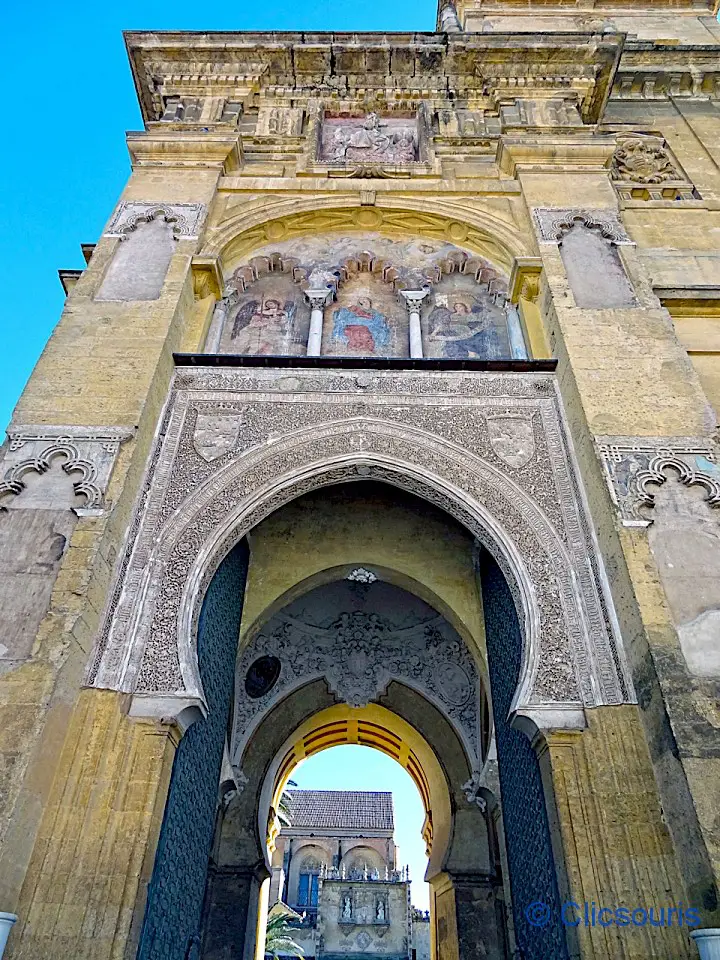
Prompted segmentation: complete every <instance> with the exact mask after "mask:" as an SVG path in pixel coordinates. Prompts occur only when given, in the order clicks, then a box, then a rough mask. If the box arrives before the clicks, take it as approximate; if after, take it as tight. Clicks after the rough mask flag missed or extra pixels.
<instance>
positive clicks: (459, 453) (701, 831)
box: [0, 0, 720, 960]
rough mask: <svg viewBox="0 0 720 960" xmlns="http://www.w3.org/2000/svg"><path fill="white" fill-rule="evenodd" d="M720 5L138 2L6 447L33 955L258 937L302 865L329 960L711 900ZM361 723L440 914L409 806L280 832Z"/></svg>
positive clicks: (516, 953)
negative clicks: (335, 18)
mask: <svg viewBox="0 0 720 960" xmlns="http://www.w3.org/2000/svg"><path fill="white" fill-rule="evenodd" d="M717 12H718V4H717V3H716V2H715V0H695V2H693V3H691V2H690V0H687V2H686V0H653V2H650V0H647V2H644V0H640V2H638V0H615V2H614V3H613V4H609V3H605V2H604V0H597V2H595V3H594V4H587V3H580V2H575V0H567V2H563V3H560V2H558V3H556V4H548V3H546V2H540V0H523V2H520V0H455V2H451V0H441V3H440V6H439V10H438V18H437V24H436V31H435V32H425V33H410V32H408V33H392V34H382V33H366V34H348V33H313V34H312V35H310V34H303V33H274V32H272V33H248V32H245V33H242V32H238V33H222V34H221V33H212V32H207V33H176V32H153V33H150V32H148V33H129V34H127V35H126V42H127V48H128V52H129V56H130V62H131V67H132V71H133V76H134V79H135V83H136V87H137V91H138V95H139V100H140V106H141V109H142V114H143V120H144V130H142V131H140V132H136V133H129V134H128V146H129V149H130V154H131V157H132V164H133V170H132V174H131V176H130V179H129V181H128V183H127V186H126V188H125V190H124V192H123V194H122V197H121V199H120V201H119V203H118V205H117V207H116V208H115V209H114V210H111V211H108V223H107V227H106V229H105V230H104V232H103V233H102V235H101V236H100V237H99V238H98V240H97V243H96V244H95V245H94V246H93V247H92V248H86V252H87V268H86V269H85V270H84V271H82V272H79V271H61V278H62V281H63V284H64V287H65V290H66V293H67V301H66V305H65V310H64V312H63V315H62V317H61V319H60V322H59V324H58V326H57V329H56V330H55V332H54V334H53V336H52V338H51V340H50V341H49V343H48V345H47V347H46V349H45V351H44V353H43V355H42V357H41V359H40V361H39V362H38V365H37V367H36V370H35V372H34V373H33V375H32V377H31V379H30V381H29V383H28V385H27V387H26V389H25V391H24V393H23V395H22V397H21V398H20V401H19V403H18V405H17V408H16V410H15V413H14V416H13V420H12V423H11V424H10V426H9V428H8V431H7V434H8V437H7V442H6V443H5V445H4V447H3V449H2V459H1V460H0V610H1V611H2V612H1V614H0V616H1V617H2V622H3V626H4V631H3V634H2V636H1V637H0V664H1V666H2V669H1V670H0V711H1V715H2V718H3V720H4V722H3V723H2V724H0V753H1V754H2V757H1V758H0V760H1V762H0V774H1V775H0V784H1V785H2V789H0V837H1V838H2V846H1V847H0V911H3V912H8V913H13V914H16V915H17V922H16V923H15V925H14V927H13V929H12V931H11V933H10V937H9V941H8V944H7V948H6V953H5V956H6V957H10V958H11V960H15V958H17V960H48V958H51V957H59V956H68V957H73V958H77V960H82V958H88V960H118V958H122V960H138V958H141V960H188V958H197V960H199V958H202V960H263V957H264V948H265V939H264V937H265V934H264V931H265V927H266V920H267V912H268V907H269V904H270V903H273V902H274V901H275V900H277V899H279V898H280V896H281V892H280V890H281V887H282V884H283V883H284V882H285V881H284V880H282V879H281V874H283V876H284V875H285V874H284V871H285V870H286V868H287V876H286V879H287V883H291V884H294V886H293V887H292V889H293V891H294V892H293V897H294V898H295V901H294V902H293V903H291V904H290V906H289V907H288V909H290V908H291V907H292V909H293V910H295V909H296V908H297V907H298V906H303V905H304V906H305V907H306V908H309V907H311V905H312V903H311V901H312V899H313V897H314V896H315V893H316V892H317V891H318V890H319V889H320V886H321V881H322V888H323V890H324V891H325V892H324V896H325V902H326V904H327V914H326V916H325V917H324V919H323V922H322V924H320V925H319V926H318V927H317V938H316V939H315V940H314V941H313V949H315V950H316V952H317V956H318V957H323V956H325V957H326V960H331V958H332V960H340V958H344V957H356V958H361V957H362V958H364V957H366V956H375V955H385V956H387V957H392V958H394V960H400V958H405V957H407V960H411V958H412V951H413V949H415V948H414V947H413V944H414V943H416V942H419V941H418V940H417V938H418V937H419V936H420V933H417V932H416V931H415V927H416V926H418V929H419V927H420V926H422V924H424V926H423V928H422V929H423V933H422V937H423V944H425V945H426V949H427V952H426V954H425V955H426V956H428V955H429V957H430V958H431V960H481V958H482V960H488V958H489V960H515V958H523V960H563V958H568V960H569V958H573V960H576V958H577V960H649V958H658V960H679V958H688V960H690V958H692V957H694V956H697V948H696V946H695V945H694V943H693V940H692V939H691V937H690V932H691V930H690V929H689V928H688V925H687V924H682V925H681V924H679V923H667V924H664V925H655V924H653V923H644V924H638V923H630V924H627V925H622V924H617V923H612V924H608V925H603V924H602V923H590V922H578V923H577V924H574V923H570V924H568V923H564V922H563V918H564V917H565V918H567V911H566V910H565V908H564V905H565V904H568V903H570V902H571V903H572V904H577V905H580V907H581V908H582V905H583V904H586V903H587V904H589V905H592V904H595V905H598V906H603V907H607V908H609V909H610V910H611V911H613V916H615V913H614V911H616V910H617V909H619V908H625V909H629V910H631V911H632V910H635V909H636V908H637V909H638V910H645V911H650V909H651V908H652V909H653V910H654V911H655V912H656V915H659V911H661V910H664V911H665V914H664V915H666V916H670V915H671V911H674V913H675V915H676V916H678V917H679V916H680V911H683V910H684V911H690V910H691V911H692V916H694V917H697V918H698V920H699V924H698V925H699V926H700V927H701V928H702V931H701V934H702V936H701V937H699V938H698V944H699V945H700V948H701V950H706V949H708V944H710V945H712V942H713V938H717V937H719V936H720V934H718V933H717V930H718V929H720V902H719V899H718V893H719V884H720V831H719V829H718V821H717V798H718V796H720V656H719V655H718V624H720V533H719V531H720V527H719V526H718V524H719V523H720V512H718V507H720V466H719V465H718V444H717V438H718V432H717V428H718V411H719V410H720V335H719V334H718V324H720V280H719V279H718V278H719V277H720V242H719V241H718V236H720V200H719V198H720V173H719V172H718V164H717V160H718V157H717V144H718V142H720V26H719V25H718V21H717V19H716V15H717ZM338 744H362V745H365V746H369V747H373V748H375V749H378V750H380V751H382V752H384V753H385V754H387V755H389V756H391V757H393V758H394V759H395V760H396V761H397V762H398V763H400V764H401V765H402V766H403V767H404V768H405V769H406V770H407V772H408V774H409V775H410V777H411V778H412V779H413V781H414V783H415V785H416V787H417V789H418V792H419V795H420V797H421V800H422V804H423V809H424V812H425V816H424V822H423V825H422V838H423V841H424V843H425V846H426V849H427V855H428V868H427V874H426V880H427V881H428V883H429V885H430V914H429V919H427V918H421V919H422V924H421V922H420V919H418V918H413V917H412V914H411V911H410V910H409V909H408V903H407V891H406V887H405V881H404V880H403V879H402V878H401V877H396V876H394V875H390V874H389V875H388V877H387V878H386V877H385V876H384V874H382V875H381V873H382V869H384V866H385V867H388V869H390V867H392V863H391V862H390V861H389V860H388V859H387V856H386V857H385V860H384V861H383V860H382V858H380V860H378V862H377V863H375V860H377V859H378V857H380V853H378V850H377V849H375V847H377V846H378V844H380V843H381V841H382V843H383V844H384V843H387V842H388V840H387V837H384V834H383V835H382V836H381V834H382V829H384V828H382V829H381V828H378V830H379V831H380V832H379V833H378V835H377V837H375V838H374V839H373V840H372V843H371V842H370V841H368V850H367V851H363V857H364V858H365V859H364V860H363V859H362V857H360V854H359V853H358V857H355V859H353V856H351V854H352V851H351V850H350V848H349V847H347V844H346V847H347V849H346V848H343V849H340V847H342V844H343V843H345V839H347V838H345V839H343V838H344V837H345V834H342V836H341V835H340V834H338V835H337V836H335V834H333V843H335V846H336V848H337V849H336V848H333V851H334V852H333V851H331V852H330V853H328V851H327V850H325V848H324V847H323V845H322V844H321V843H319V842H318V843H314V842H310V841H311V839H312V838H310V837H309V834H308V836H304V835H303V836H302V837H300V834H298V837H300V839H301V840H302V843H300V841H299V840H298V842H297V843H295V847H296V848H297V852H298V858H297V859H296V860H295V861H294V865H293V864H290V863H289V862H288V863H286V862H285V859H286V858H285V853H284V849H285V848H284V846H283V844H284V841H283V840H281V839H278V838H279V835H280V813H281V809H280V801H281V797H282V795H283V793H284V791H285V789H286V787H287V785H288V781H289V780H290V779H291V778H292V774H293V770H294V769H295V767H296V766H297V764H298V763H299V762H300V761H301V760H303V759H304V758H306V757H309V756H312V755H313V754H314V753H317V752H319V751H321V750H325V749H328V748H330V747H333V746H336V745H338ZM297 829H299V830H300V832H301V833H302V828H299V827H298V828H297ZM312 829H315V827H313V828H312ZM333 829H335V830H336V832H337V829H340V828H337V827H333ZM366 829H369V830H370V833H369V834H367V835H368V836H371V837H372V836H374V835H373V834H372V829H373V828H369V827H367V825H366ZM308 830H309V832H310V833H311V832H312V830H310V828H308ZM306 832H308V831H306ZM376 832H377V831H376ZM386 832H387V831H386ZM363 835H364V834H363ZM296 839H297V838H296ZM376 840H377V843H376V842H375V841H376ZM306 841H308V842H307V843H306ZM373 844H374V845H375V846H373ZM305 847H307V849H305ZM288 849H289V848H288ZM328 849H329V848H328ZM368 851H369V852H368ZM300 852H302V856H299V853H300ZM356 852H357V851H356ZM328 857H330V859H328ZM333 857H335V858H336V860H337V862H334V861H333ZM373 857H374V859H373ZM345 860H347V863H345ZM343 864H345V867H346V870H345V873H344V874H343ZM383 864H384V866H383ZM388 864H389V866H388ZM301 868H302V869H301ZM293 871H294V872H293ZM373 871H376V872H377V874H378V875H377V877H376V876H375V875H374V872H373ZM368 872H369V875H368ZM390 873H391V874H392V871H390ZM416 879H419V878H416ZM286 886H287V884H286ZM573 909H574V908H573ZM686 915H688V914H687V913H686ZM577 916H584V914H583V911H582V909H581V910H580V912H579V913H578V912H573V913H572V917H573V918H576V917H577ZM401 927H402V929H401ZM428 931H429V933H428ZM713 931H715V932H713ZM423 949H425V947H423ZM707 955H708V956H709V954H707Z"/></svg>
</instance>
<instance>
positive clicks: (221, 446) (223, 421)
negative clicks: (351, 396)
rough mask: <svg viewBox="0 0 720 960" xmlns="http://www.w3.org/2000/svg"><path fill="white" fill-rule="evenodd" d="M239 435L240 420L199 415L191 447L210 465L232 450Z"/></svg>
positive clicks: (207, 414)
mask: <svg viewBox="0 0 720 960" xmlns="http://www.w3.org/2000/svg"><path fill="white" fill-rule="evenodd" d="M239 433H240V418H239V417H230V416H218V415H217V414H214V413H199V414H198V416H197V421H196V423H195V432H194V434H193V446H194V447H195V450H196V451H197V452H198V453H199V454H200V456H201V457H202V458H203V460H207V462H208V463H210V462H211V461H212V460H217V459H218V457H222V456H224V455H225V454H226V453H229V452H230V451H231V450H232V449H234V447H235V444H236V443H237V440H238V435H239Z"/></svg>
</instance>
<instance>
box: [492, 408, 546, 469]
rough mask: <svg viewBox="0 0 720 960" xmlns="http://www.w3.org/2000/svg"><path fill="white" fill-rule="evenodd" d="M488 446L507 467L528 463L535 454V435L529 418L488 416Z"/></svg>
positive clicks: (522, 465)
mask: <svg viewBox="0 0 720 960" xmlns="http://www.w3.org/2000/svg"><path fill="white" fill-rule="evenodd" d="M487 425H488V435H489V438H490V446H491V447H492V449H493V450H494V451H495V453H496V454H497V456H498V457H500V459H501V460H502V461H503V462H504V463H506V464H507V465H508V466H509V467H514V468H516V469H517V468H519V467H524V466H525V465H526V464H527V463H530V461H531V460H532V458H533V456H534V455H535V435H534V433H533V426H532V422H531V421H530V420H526V419H525V418H524V417H505V416H499V417H488V418H487Z"/></svg>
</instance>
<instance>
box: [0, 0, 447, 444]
mask: <svg viewBox="0 0 720 960" xmlns="http://www.w3.org/2000/svg"><path fill="white" fill-rule="evenodd" d="M435 10H436V0H394V2H392V3H388V2H387V0H363V2H361V3H358V2H357V0H335V2H334V3H332V4H329V3H327V2H325V0H292V2H291V0H275V2H273V3H266V2H261V0H250V2H249V0H241V2H240V3H238V4H233V5H230V8H229V9H227V10H223V9H222V7H221V6H220V5H217V4H216V5H215V6H214V7H206V6H204V5H203V4H198V3H195V2H194V3H190V2H186V0H176V2H175V3H173V4H167V3H163V4H160V3H157V2H147V0H146V2H143V3H140V2H137V0H124V2H122V3H100V4H84V3H82V4H81V3H78V2H75V3H66V4H59V3H50V2H47V0H45V2H43V0H40V2H39V3H35V4H19V3H16V4H10V5H9V6H8V8H7V9H6V12H5V14H4V16H3V23H4V27H3V30H2V31H1V32H0V63H1V64H2V73H3V74H4V78H5V85H6V87H7V89H8V90H11V89H12V90H13V91H15V93H16V96H17V97H18V100H16V101H15V102H13V100H12V97H11V95H10V94H9V93H8V95H7V97H6V98H5V103H4V111H3V112H4V116H3V124H2V131H1V132H0V137H2V138H3V139H4V141H5V142H4V143H3V149H2V152H1V153H0V156H1V157H2V161H1V163H2V176H1V178H0V227H1V229H0V263H1V264H2V268H1V269H2V289H3V299H2V314H0V332H1V334H2V341H1V342H2V344H3V348H4V349H3V351H2V354H1V355H0V356H1V359H0V366H1V370H2V376H1V377H0V430H3V429H4V428H5V426H6V425H7V424H8V422H9V421H10V417H11V414H12V409H13V407H14V406H15V403H16V402H17V399H18V397H19V396H20V393H21V392H22V389H23V387H24V385H25V382H26V381H27V378H28V377H29V376H30V373H31V372H32V368H33V366H34V365H35V363H36V361H37V358H38V357H39V356H40V353H41V351H42V349H43V347H44V345H45V343H46V341H47V339H48V337H49V336H50V334H51V332H52V329H53V327H54V326H55V324H56V323H57V321H58V319H59V317H60V313H61V311H62V306H63V292H62V287H61V286H60V281H59V280H58V276H57V271H58V269H60V268H79V267H82V266H84V262H83V259H82V256H81V253H80V244H81V243H94V242H95V241H96V240H97V238H98V235H99V233H100V231H101V230H102V228H103V226H104V224H105V222H106V220H107V219H108V217H109V215H110V213H111V212H112V209H113V206H114V205H115V203H116V201H117V198H118V195H119V193H120V191H121V190H122V188H123V185H124V183H125V181H126V180H127V177H128V175H129V173H130V165H129V163H128V155H127V148H126V146H125V138H124V133H125V131H126V130H138V129H141V127H142V124H141V121H140V113H139V110H138V107H137V103H136V99H135V89H134V87H133V82H132V78H131V76H130V70H129V67H128V62H127V56H126V53H125V47H124V43H123V38H122V31H123V30H433V29H434V28H435ZM90 419H92V418H90Z"/></svg>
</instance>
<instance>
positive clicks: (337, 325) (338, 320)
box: [332, 297, 390, 356]
mask: <svg viewBox="0 0 720 960" xmlns="http://www.w3.org/2000/svg"><path fill="white" fill-rule="evenodd" d="M332 339H333V340H334V341H335V342H336V343H338V342H339V343H344V344H346V345H347V348H348V350H347V352H348V353H350V354H355V355H359V356H372V355H374V354H378V355H379V356H383V355H385V348H386V347H387V346H388V345H389V343H390V326H389V324H388V321H387V317H385V316H384V315H383V314H382V313H380V312H379V311H378V310H376V309H375V308H374V306H373V302H372V300H371V299H370V297H358V299H357V301H356V302H355V303H352V304H349V305H348V306H343V307H340V308H339V309H337V310H336V311H335V312H334V313H333V329H332Z"/></svg>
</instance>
